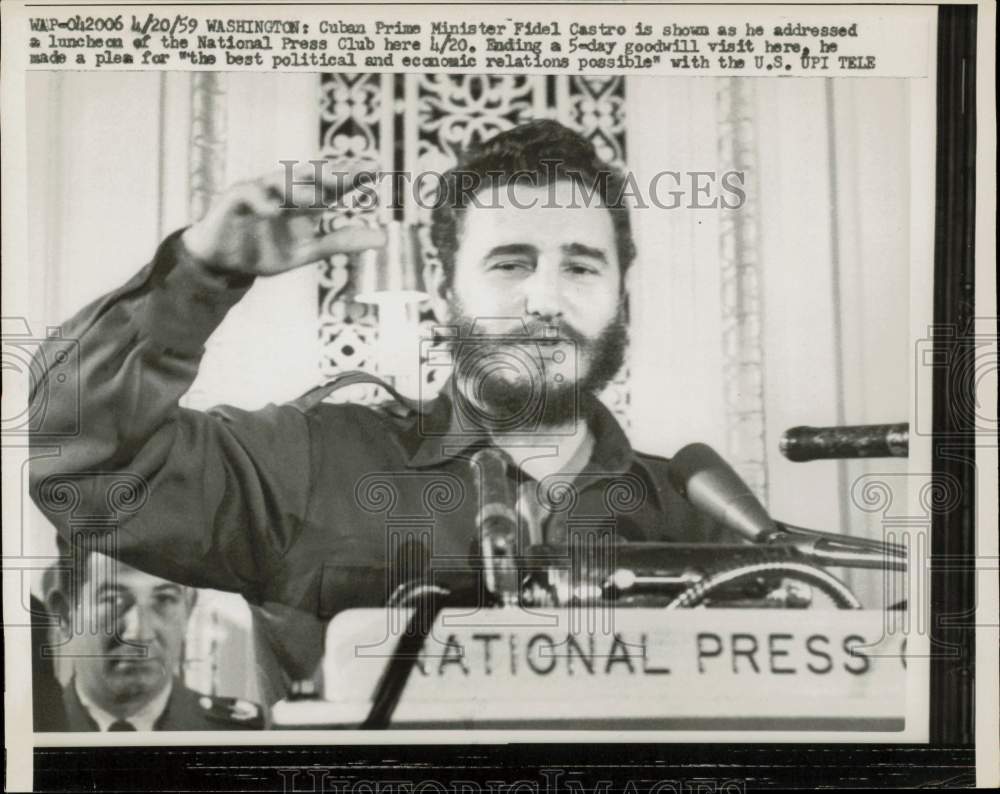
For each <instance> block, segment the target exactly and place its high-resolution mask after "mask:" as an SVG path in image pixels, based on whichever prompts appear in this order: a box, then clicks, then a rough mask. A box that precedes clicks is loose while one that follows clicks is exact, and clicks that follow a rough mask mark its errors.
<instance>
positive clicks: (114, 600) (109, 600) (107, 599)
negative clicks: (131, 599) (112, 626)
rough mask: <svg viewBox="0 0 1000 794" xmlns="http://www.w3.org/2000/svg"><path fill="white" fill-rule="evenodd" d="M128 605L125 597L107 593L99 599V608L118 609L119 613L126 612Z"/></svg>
mask: <svg viewBox="0 0 1000 794" xmlns="http://www.w3.org/2000/svg"><path fill="white" fill-rule="evenodd" d="M126 603H127V602H126V600H125V598H124V597H123V596H120V595H114V594H113V593H106V594H105V595H102V596H100V597H99V598H98V599H97V604H98V606H101V607H103V608H105V609H116V610H118V612H124V611H125V607H126Z"/></svg>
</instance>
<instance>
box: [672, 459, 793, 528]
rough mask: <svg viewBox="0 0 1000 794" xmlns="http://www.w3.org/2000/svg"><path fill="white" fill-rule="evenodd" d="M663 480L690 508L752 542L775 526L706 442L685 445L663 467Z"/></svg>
mask: <svg viewBox="0 0 1000 794" xmlns="http://www.w3.org/2000/svg"><path fill="white" fill-rule="evenodd" d="M667 479H669V480H670V484H671V485H673V486H674V488H676V489H677V490H678V491H679V492H680V494H681V496H683V497H684V498H685V499H687V500H688V502H690V503H691V505H692V507H694V508H695V509H696V510H698V511H699V512H701V513H704V514H705V515H708V516H710V517H711V518H713V519H714V520H716V521H718V522H719V523H720V524H723V525H724V526H726V527H728V528H729V529H732V530H734V531H735V532H737V533H739V534H740V535H742V536H743V537H744V538H746V539H747V540H750V541H752V542H754V543H760V542H764V541H767V540H768V539H769V537H770V536H771V535H774V534H776V533H777V532H778V528H777V526H776V525H775V523H774V521H772V520H771V517H770V516H769V515H768V514H767V511H766V510H765V509H764V506H763V505H762V504H761V503H760V502H759V501H758V500H757V497H756V496H755V495H754V493H753V491H751V490H750V487H749V486H748V485H747V484H746V483H745V482H744V481H743V480H742V479H741V478H740V475H738V474H737V473H736V472H735V471H734V470H733V468H732V466H730V465H729V464H728V463H726V461H725V460H723V458H722V456H721V455H719V453H718V452H716V451H715V450H714V449H712V448H711V447H710V446H708V445H707V444H688V445H687V446H686V447H684V448H683V449H681V450H680V451H679V452H678V453H677V454H676V455H675V456H674V457H673V458H671V459H670V464H669V466H668V468H667Z"/></svg>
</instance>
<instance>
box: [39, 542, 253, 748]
mask: <svg viewBox="0 0 1000 794" xmlns="http://www.w3.org/2000/svg"><path fill="white" fill-rule="evenodd" d="M76 570H77V571H78V572H79V573H78V574H77V578H81V579H82V581H78V582H73V581H72V580H73V578H74V572H73V571H70V570H64V571H61V575H60V576H59V577H57V578H58V581H57V582H56V584H55V586H54V588H53V589H52V590H51V591H50V592H49V594H48V606H49V610H50V611H51V612H53V613H54V614H56V615H57V616H58V617H59V622H60V633H61V634H62V636H63V640H64V642H63V643H62V644H61V645H58V646H57V647H55V648H54V649H53V650H54V655H55V656H56V657H57V658H58V657H63V658H65V659H67V661H68V664H69V666H70V668H71V671H72V672H71V674H70V677H69V680H68V681H67V682H66V684H65V685H64V686H63V689H62V705H63V709H64V713H63V714H60V715H47V716H48V720H47V721H46V722H45V723H43V724H45V725H47V726H48V727H41V726H40V728H39V729H41V730H67V731H102V732H103V731H222V730H247V729H251V730H252V729H257V730H260V729H262V728H263V727H264V718H263V714H262V712H261V709H260V708H259V707H258V706H256V705H255V704H253V703H250V702H249V701H246V700H238V699H235V698H223V697H213V696H210V695H202V694H199V693H198V692H195V691H193V690H191V689H188V688H187V687H186V686H184V684H183V683H182V682H181V679H180V678H179V677H178V673H179V665H180V661H181V655H182V652H183V647H184V634H185V631H186V629H187V623H188V617H189V616H190V614H191V608H192V606H193V605H194V600H195V592H194V591H193V590H191V589H190V588H187V587H182V586H181V585H179V584H176V583H174V582H168V581H167V580H166V579H161V578H159V577H158V576H153V575H151V574H148V573H143V572H142V571H139V570H136V569H135V568H133V567H131V566H130V565H126V564H124V563H121V562H118V561H117V560H114V559H112V558H110V557H106V556H105V555H103V554H99V553H97V552H91V553H89V554H88V555H87V559H86V561H85V563H84V564H83V565H82V566H79V567H77V569H76ZM36 664H37V661H36ZM36 724H38V721H36Z"/></svg>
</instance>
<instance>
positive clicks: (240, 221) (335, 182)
mask: <svg viewBox="0 0 1000 794" xmlns="http://www.w3.org/2000/svg"><path fill="white" fill-rule="evenodd" d="M357 173H358V172H357V171H351V170H348V171H346V172H344V171H341V172H339V173H337V172H334V171H333V170H332V169H330V168H323V169H322V170H321V171H320V172H319V173H318V174H317V169H316V165H315V164H314V163H312V162H305V163H299V164H297V165H295V166H293V167H292V168H291V169H290V172H289V171H287V170H285V169H282V170H281V171H276V172H274V173H273V174H268V175H267V176H264V177H261V178H259V179H254V180H251V181H248V182H240V183H238V184H236V185H233V186H232V187H231V188H229V189H228V190H227V191H226V192H225V193H223V194H222V195H221V196H219V197H218V199H216V201H215V202H213V204H212V206H211V207H210V208H209V210H208V212H207V213H206V214H205V217H204V218H202V219H201V220H200V221H198V222H197V223H195V224H194V225H193V226H191V227H189V228H188V229H187V230H186V231H185V232H184V234H183V236H182V238H181V239H182V240H183V243H184V246H185V248H187V250H188V253H189V254H190V255H191V256H192V257H194V259H195V260H197V261H198V262H201V263H202V264H204V265H206V266H208V267H211V268H213V269H216V270H222V271H227V272H231V273H243V274H246V275H255V276H273V275H276V274H278V273H284V272H285V271H287V270H292V269H294V268H297V267H301V266H302V265H308V264H309V263H311V262H316V261H318V260H320V259H323V258H324V257H328V256H331V255H332V254H337V253H350V252H352V251H364V250H366V249H368V248H381V247H382V246H383V245H385V234H384V233H383V232H382V231H381V230H380V229H373V228H368V227H361V226H357V227H349V228H345V229H339V230H337V231H334V232H331V233H330V234H325V235H322V236H320V235H318V234H317V229H318V221H319V213H320V212H321V211H322V209H323V208H324V206H326V205H329V204H331V203H332V202H336V201H338V200H340V199H341V198H343V196H344V194H346V193H347V192H348V191H349V190H350V188H351V186H352V184H353V180H354V178H355V177H356V175H357ZM317 177H319V180H320V181H319V183H317V182H316V179H317Z"/></svg>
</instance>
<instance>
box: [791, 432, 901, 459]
mask: <svg viewBox="0 0 1000 794" xmlns="http://www.w3.org/2000/svg"><path fill="white" fill-rule="evenodd" d="M778 448H779V449H780V450H781V454H782V455H784V456H785V457H786V458H788V459H789V460H792V461H795V462H796V463H803V462H805V461H808V460H829V459H841V458H905V457H907V455H909V452H910V425H909V423H907V422H900V423H898V424H894V425H841V426H837V427H793V428H791V429H789V430H786V431H785V434H784V435H783V436H782V437H781V441H780V442H779V444H778Z"/></svg>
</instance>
